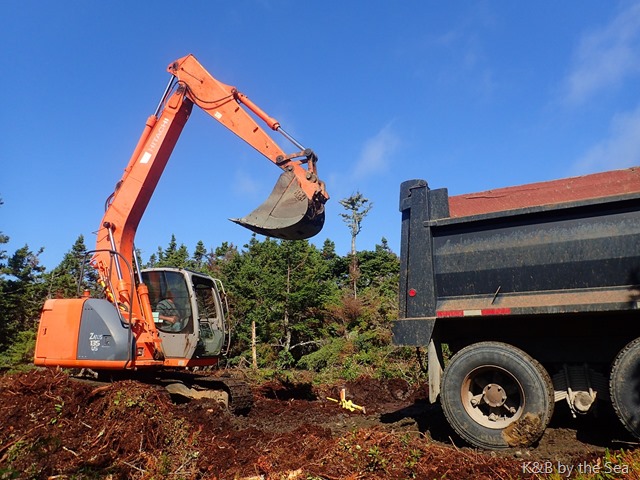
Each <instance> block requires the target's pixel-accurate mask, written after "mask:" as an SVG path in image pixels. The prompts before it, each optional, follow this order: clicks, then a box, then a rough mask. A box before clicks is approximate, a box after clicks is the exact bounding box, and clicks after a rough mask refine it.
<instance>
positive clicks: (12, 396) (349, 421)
mask: <svg viewBox="0 0 640 480" xmlns="http://www.w3.org/2000/svg"><path fill="white" fill-rule="evenodd" d="M241 373H242V372H239V373H238V372H236V373H235V375H241ZM341 387H344V388H346V394H347V399H348V400H351V401H352V402H353V403H355V404H357V405H362V406H365V408H366V413H362V412H360V411H359V410H355V411H353V412H351V411H349V410H346V409H344V408H341V407H340V406H339V405H338V404H336V403H335V402H332V401H330V400H328V399H327V397H332V398H338V397H339V389H340V388H341ZM253 389H254V396H255V404H254V406H253V408H252V409H251V410H250V412H249V413H247V414H246V415H240V416H238V415H233V414H231V413H229V412H227V411H225V410H223V409H221V408H220V407H219V406H218V405H217V404H215V403H213V402H211V401H207V400H197V401H195V400H194V401H190V402H185V403H175V402H174V401H172V399H171V398H170V397H169V395H168V394H167V393H166V392H165V391H164V390H162V389H159V388H158V387H153V386H149V385H145V384H141V383H139V382H134V381H131V380H125V381H120V382H116V383H113V384H108V385H102V386H100V385H96V384H91V383H86V382H78V381H77V380H73V379H70V378H69V377H68V376H67V375H66V374H65V373H63V372H56V371H50V370H34V371H31V372H29V373H23V374H14V375H8V374H5V375H2V376H1V377H0V479H5V478H34V479H45V478H59V479H67V478H68V479H71V478H74V479H79V478H108V479H130V478H138V479H152V478H153V479H159V478H172V479H180V478H184V479H200V478H202V479H241V478H243V479H247V478H251V479H254V478H255V479H260V478H264V479H359V478H367V479H369V478H372V479H376V478H381V479H382V478H385V479H395V478H398V479H400V478H418V479H434V478H437V479H440V478H447V479H453V480H456V479H470V478H474V479H497V478H527V479H528V478H546V477H545V475H546V474H549V473H554V474H564V473H565V470H566V471H567V473H569V472H568V469H569V468H570V467H573V472H572V475H562V477H563V478H565V477H567V476H575V474H576V473H577V468H576V467H577V466H580V465H584V466H586V467H589V466H596V465H602V464H603V462H604V461H613V462H614V466H624V465H615V463H616V462H618V463H621V460H620V456H618V455H617V453H616V452H629V451H633V450H634V449H635V448H637V444H636V443H633V442H632V441H631V440H630V439H629V438H628V437H627V436H626V435H625V433H624V432H622V431H621V429H618V428H617V426H616V427H612V425H616V423H615V421H614V420H615V419H611V418H609V417H608V415H606V414H603V415H601V416H600V418H597V419H593V418H588V419H587V418H584V419H579V420H581V421H575V420H572V419H570V418H569V416H568V415H566V416H564V415H563V414H562V412H561V411H560V412H558V414H557V415H556V417H554V421H553V423H552V425H551V427H550V428H548V429H547V431H546V433H545V434H544V436H543V438H542V439H541V441H540V442H539V444H538V445H536V446H535V447H534V448H529V449H519V450H513V451H508V452H501V453H495V452H484V451H478V450H475V449H471V448H468V447H465V446H463V442H462V441H460V440H459V439H457V437H456V436H455V434H454V433H453V432H452V431H451V430H450V429H449V427H448V426H447V424H446V422H445V420H444V417H443V415H442V413H441V411H440V410H439V408H438V406H432V405H430V404H429V403H428V401H427V400H426V396H427V395H426V394H427V392H426V387H421V388H418V389H417V390H416V389H411V388H409V385H408V384H407V383H405V382H404V381H401V380H393V381H387V382H382V381H378V380H375V379H371V378H360V379H358V380H356V381H351V382H345V383H344V384H342V385H334V386H330V387H329V386H326V387H315V386H312V385H311V384H310V383H308V382H305V381H303V380H302V379H301V381H300V382H299V383H295V384H290V383H283V382H281V381H272V382H269V383H265V384H262V385H255V386H253ZM558 410H561V409H558ZM611 459H613V460H611ZM603 478H604V477H603ZM606 478H638V479H640V472H638V471H633V470H632V471H631V472H625V474H623V475H620V476H619V477H616V476H615V475H614V476H612V477H606Z"/></svg>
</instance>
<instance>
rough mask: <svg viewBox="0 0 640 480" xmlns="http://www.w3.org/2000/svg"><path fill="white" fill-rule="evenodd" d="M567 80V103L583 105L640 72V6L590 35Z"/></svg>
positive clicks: (582, 41) (577, 55)
mask: <svg viewBox="0 0 640 480" xmlns="http://www.w3.org/2000/svg"><path fill="white" fill-rule="evenodd" d="M574 56H575V59H574V65H573V68H572V69H571V71H570V72H569V74H568V76H567V79H566V97H565V98H566V101H567V102H569V103H571V104H581V103H583V102H585V101H586V100H588V99H589V98H590V97H591V96H593V95H595V94H597V93H598V92H600V91H602V90H604V89H608V88H612V87H616V86H618V85H619V84H620V83H621V82H622V81H624V80H625V79H626V78H627V77H629V76H631V75H635V74H638V73H639V72H640V3H637V2H636V3H634V4H632V5H631V6H630V7H628V8H626V9H625V10H623V11H621V12H620V13H619V14H618V15H617V16H616V17H615V18H613V19H612V20H611V21H610V22H609V23H608V24H607V25H605V26H604V27H602V28H600V29H598V30H595V31H592V32H590V33H588V34H586V35H585V36H584V37H583V38H582V40H581V41H580V44H579V46H578V49H577V51H576V53H575V55H574Z"/></svg>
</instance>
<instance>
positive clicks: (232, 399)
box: [71, 370, 253, 415]
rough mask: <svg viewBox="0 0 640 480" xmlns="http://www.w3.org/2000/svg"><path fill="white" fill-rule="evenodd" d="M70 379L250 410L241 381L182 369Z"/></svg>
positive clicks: (236, 411) (248, 393)
mask: <svg viewBox="0 0 640 480" xmlns="http://www.w3.org/2000/svg"><path fill="white" fill-rule="evenodd" d="M71 378H73V379H75V380H81V381H89V382H91V383H92V384H96V385H99V384H108V383H111V382H114V381H118V380H135V381H138V382H141V383H145V384H148V385H156V386H158V387H162V388H164V389H166V390H167V391H168V392H169V394H170V395H171V397H172V398H173V399H174V400H180V401H185V399H186V400H191V399H200V398H209V399H213V400H215V401H218V402H220V403H223V404H224V405H225V406H226V407H227V408H228V409H229V411H231V412H232V413H234V414H235V415H246V414H247V413H249V411H250V410H251V408H252V407H253V392H252V391H251V387H250V386H249V384H248V383H247V382H245V381H244V380H241V379H238V378H233V377H227V376H213V375H203V374H201V373H196V372H188V371H183V370H162V371H156V372H153V373H152V372H99V373H98V374H97V376H96V375H89V376H86V374H85V375H82V374H80V375H72V376H71Z"/></svg>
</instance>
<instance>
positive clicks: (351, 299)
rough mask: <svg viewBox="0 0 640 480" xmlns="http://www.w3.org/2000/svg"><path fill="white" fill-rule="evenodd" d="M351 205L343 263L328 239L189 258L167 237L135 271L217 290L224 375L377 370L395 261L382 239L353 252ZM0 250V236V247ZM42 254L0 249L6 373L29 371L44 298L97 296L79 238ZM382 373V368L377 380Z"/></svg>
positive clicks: (228, 247)
mask: <svg viewBox="0 0 640 480" xmlns="http://www.w3.org/2000/svg"><path fill="white" fill-rule="evenodd" d="M350 199H351V200H353V201H352V202H346V201H345V203H343V202H341V204H342V205H343V207H344V208H345V209H346V210H347V213H345V214H343V218H344V220H345V223H347V225H348V226H349V229H350V232H351V235H352V250H351V252H350V253H348V254H347V255H345V256H341V255H339V254H338V253H337V252H336V249H335V243H334V242H333V241H331V240H329V239H327V240H325V242H324V244H323V246H322V248H318V247H316V246H315V245H313V244H311V243H309V242H308V241H307V240H296V241H290V240H275V239H272V238H258V237H257V236H256V235H255V234H254V235H253V236H252V237H251V239H250V241H249V242H248V243H247V244H246V245H243V246H241V247H239V246H237V245H233V244H231V243H229V242H222V243H221V244H220V245H219V246H217V247H215V248H209V249H207V248H206V247H205V243H204V242H203V241H199V242H198V243H197V244H196V245H195V247H194V248H193V251H192V252H190V251H189V249H188V248H187V247H186V246H185V245H184V244H179V243H178V240H177V239H176V237H175V235H172V237H171V239H170V240H169V243H168V245H167V246H166V247H164V248H163V247H160V246H159V247H158V249H157V251H156V252H155V253H153V254H152V255H151V256H150V257H149V258H148V259H147V261H146V262H145V261H142V259H141V262H140V263H141V265H142V266H143V268H150V267H182V268H189V269H192V270H196V271H199V272H202V273H205V274H208V275H211V276H212V277H215V278H218V279H220V280H221V281H222V282H223V284H224V286H225V290H226V293H227V298H228V301H229V306H230V313H229V315H230V320H231V323H232V325H233V340H234V341H233V346H232V351H231V352H230V354H229V356H228V358H227V362H228V364H230V365H255V366H258V367H262V368H280V369H286V368H296V367H300V368H306V369H311V370H318V371H319V370H322V369H323V368H326V367H335V366H339V367H340V368H342V369H344V370H345V371H344V372H343V373H345V375H347V376H348V375H350V374H353V375H355V374H356V372H357V371H358V370H359V369H360V367H363V366H370V367H371V368H372V369H373V368H375V369H376V370H379V368H380V365H374V364H375V363H376V362H378V361H379V359H377V358H374V357H376V356H377V355H385V356H388V355H389V352H381V351H377V350H376V349H383V350H384V349H385V348H390V329H389V323H390V321H391V320H393V319H394V318H397V311H398V306H397V302H398V279H399V259H398V257H397V255H396V254H395V253H393V252H392V251H391V249H390V248H389V245H388V243H387V241H386V239H384V238H382V239H381V241H380V243H379V244H377V245H376V246H375V248H374V249H373V250H363V251H356V249H355V236H356V235H357V233H358V232H359V231H360V222H361V221H362V219H363V218H364V216H365V215H366V213H367V212H368V211H369V209H370V208H371V205H370V204H369V205H367V203H368V200H367V199H365V198H364V197H363V196H362V195H361V194H359V193H358V194H357V196H354V197H350ZM346 200H349V199H346ZM1 202H2V201H1V200H0V205H1ZM363 212H364V213H363ZM7 242H8V236H7V235H4V234H3V233H2V232H0V247H2V246H3V244H6V243H7ZM41 252H42V249H40V250H38V251H35V252H34V251H32V250H31V249H30V248H29V247H28V245H25V246H24V247H23V248H21V249H19V250H17V251H16V252H14V253H13V254H8V253H7V252H6V251H5V250H2V249H0V352H4V353H0V363H1V362H2V358H3V357H4V362H5V363H7V361H15V360H16V359H19V358H20V357H24V358H23V359H28V360H29V361H30V357H29V356H30V355H32V348H33V340H34V338H35V332H36V329H37V321H38V318H39V315H40V309H41V308H42V305H43V304H44V301H45V300H46V299H47V298H68V297H74V296H76V295H79V294H80V293H81V289H82V288H84V285H90V286H93V290H94V293H95V294H99V293H100V292H99V289H98V288H97V287H96V285H97V284H96V277H95V272H94V271H93V270H92V269H91V268H90V267H89V265H88V257H87V255H86V253H87V248H86V245H85V242H84V238H83V236H81V235H80V236H79V237H78V238H77V240H76V242H75V243H74V244H73V245H72V247H71V249H70V250H69V251H68V252H67V253H66V254H65V255H64V257H63V259H62V261H61V262H60V264H59V265H58V266H56V267H55V268H53V269H52V270H50V271H47V270H46V269H45V268H44V267H42V266H41V265H40V263H39V260H38V256H39V254H40V253H41ZM138 253H139V252H138ZM81 277H82V278H81ZM252 344H253V345H255V347H254V348H253V349H252ZM252 351H253V354H252ZM388 368H390V366H389V364H387V363H385V364H383V365H382V366H381V370H380V371H381V372H384V371H385V369H388Z"/></svg>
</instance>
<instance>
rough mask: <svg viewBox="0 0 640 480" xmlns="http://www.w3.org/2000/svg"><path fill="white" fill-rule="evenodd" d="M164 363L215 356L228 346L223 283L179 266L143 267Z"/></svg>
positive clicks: (143, 276) (181, 363)
mask: <svg viewBox="0 0 640 480" xmlns="http://www.w3.org/2000/svg"><path fill="white" fill-rule="evenodd" d="M141 273H142V279H143V282H144V283H145V285H146V286H147V288H148V289H149V299H150V303H151V310H152V313H153V319H154V323H155V325H156V328H157V329H158V333H159V336H160V339H161V340H162V347H163V350H164V355H165V363H167V364H169V365H171V364H176V366H182V365H183V362H185V361H186V359H194V361H196V362H197V360H198V359H206V358H212V357H218V356H219V355H220V354H221V353H226V351H227V350H228V348H229V340H230V339H229V333H230V332H229V325H228V322H227V303H226V294H225V292H224V287H223V285H222V282H221V281H220V280H218V279H214V278H211V277H209V276H207V275H203V274H200V273H196V272H193V271H191V270H185V269H181V268H151V269H145V270H142V272H141Z"/></svg>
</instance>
